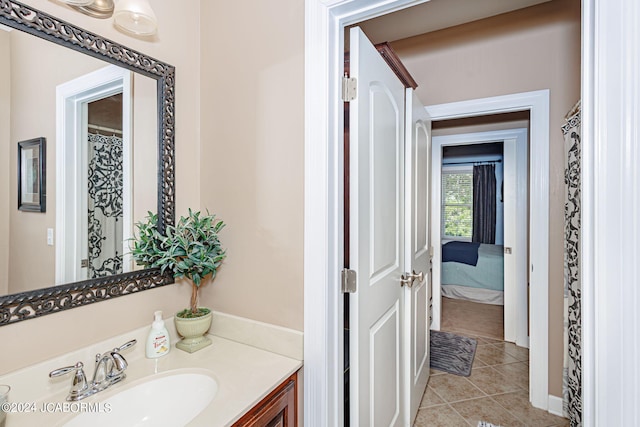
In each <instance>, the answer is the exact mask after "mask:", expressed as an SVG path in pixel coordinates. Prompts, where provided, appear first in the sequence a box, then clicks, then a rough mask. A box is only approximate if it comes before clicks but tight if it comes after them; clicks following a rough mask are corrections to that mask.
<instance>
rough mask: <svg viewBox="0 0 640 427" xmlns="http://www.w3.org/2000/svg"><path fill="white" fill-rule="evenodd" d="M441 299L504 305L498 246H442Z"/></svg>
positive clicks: (500, 256) (454, 242)
mask: <svg viewBox="0 0 640 427" xmlns="http://www.w3.org/2000/svg"><path fill="white" fill-rule="evenodd" d="M440 283H441V289H442V295H443V296H445V297H449V298H458V299H466V300H470V301H474V302H480V303H484V304H495V305H504V250H503V246H502V245H489V244H484V243H472V242H457V241H453V242H447V243H445V244H444V245H442V269H441V279H440Z"/></svg>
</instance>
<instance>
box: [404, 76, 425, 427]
mask: <svg viewBox="0 0 640 427" xmlns="http://www.w3.org/2000/svg"><path fill="white" fill-rule="evenodd" d="M405 99H406V133H407V135H406V139H407V145H406V161H405V165H406V166H407V168H406V169H407V170H406V177H407V180H406V186H405V193H406V194H405V197H406V206H407V207H408V209H407V212H406V215H405V222H406V224H407V225H408V226H407V227H406V233H405V248H406V249H405V253H406V254H407V256H406V264H405V265H406V267H405V271H406V272H407V273H411V274H413V275H414V277H415V276H416V275H417V276H418V277H419V278H416V279H414V280H413V282H412V286H405V289H404V293H405V294H404V301H405V302H404V307H406V309H405V322H404V323H405V325H407V327H405V341H404V350H405V351H404V354H405V357H404V369H405V379H406V383H405V389H406V395H407V398H406V399H405V405H406V406H407V408H406V409H405V413H406V414H408V420H407V422H406V423H405V425H413V421H414V420H415V417H416V415H417V413H418V407H419V406H420V400H421V399H422V395H423V393H424V390H425V389H426V387H427V381H428V380H429V326H428V322H429V299H430V296H431V272H430V270H431V268H430V264H431V260H430V247H431V241H430V232H429V223H430V222H429V198H430V194H429V193H430V192H429V176H430V171H429V167H430V164H431V159H430V157H431V119H430V118H429V115H428V114H427V111H426V110H425V108H424V106H423V105H422V103H421V102H420V100H419V99H418V97H417V96H416V95H415V93H414V92H413V90H412V89H411V88H409V89H407V90H406V95H405Z"/></svg>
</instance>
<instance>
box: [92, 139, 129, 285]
mask: <svg viewBox="0 0 640 427" xmlns="http://www.w3.org/2000/svg"><path fill="white" fill-rule="evenodd" d="M88 142H89V179H88V187H89V199H88V215H89V257H88V261H89V266H88V278H90V279H95V278H97V277H104V276H110V275H112V274H118V273H122V255H123V254H122V247H123V241H122V239H123V237H122V200H123V197H122V188H123V182H122V138H120V137H117V136H104V135H97V134H89V141H88Z"/></svg>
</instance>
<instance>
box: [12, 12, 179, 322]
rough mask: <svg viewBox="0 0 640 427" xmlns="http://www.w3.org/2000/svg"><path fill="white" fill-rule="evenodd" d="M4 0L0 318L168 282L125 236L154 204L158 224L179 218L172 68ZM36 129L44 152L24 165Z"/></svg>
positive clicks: (62, 307)
mask: <svg viewBox="0 0 640 427" xmlns="http://www.w3.org/2000/svg"><path fill="white" fill-rule="evenodd" d="M5 4H6V5H5ZM5 4H3V7H2V8H0V25H3V28H0V55H1V56H2V58H3V61H1V62H0V112H1V113H2V114H0V159H4V163H5V164H4V165H3V167H0V170H2V171H4V172H5V173H3V174H2V175H0V235H2V236H5V237H3V239H2V241H0V326H1V325H5V324H10V323H14V322H17V321H21V320H26V319H29V318H33V317H38V316H42V315H45V314H50V313H54V312H57V311H60V310H66V309H69V308H73V307H77V306H81V305H85V304H89V303H93V302H98V301H101V300H104V299H110V298H114V297H118V296H122V295H126V294H129V293H133V292H139V291H142V290H146V289H151V288H154V287H157V286H163V285H167V284H170V283H173V278H172V277H171V276H170V275H161V274H160V272H159V271H158V270H157V269H147V270H140V269H136V267H135V266H134V263H133V262H132V260H131V259H130V257H129V256H128V246H129V245H128V239H129V238H131V237H132V236H133V230H134V223H135V222H137V221H140V220H142V219H143V218H144V217H145V216H146V214H147V212H148V211H154V212H158V216H159V227H160V228H161V229H163V228H164V226H165V225H166V224H172V223H173V221H174V129H173V123H174V93H175V92H174V68H173V67H172V66H170V65H168V64H165V63H162V62H159V61H157V60H155V59H153V58H150V57H147V56H145V55H143V54H141V53H139V52H136V51H133V50H131V49H128V48H127V47H125V46H122V45H119V44H117V43H114V42H112V41H109V40H106V39H104V38H101V37H100V36H98V35H95V34H92V33H89V32H87V31H84V30H81V29H79V28H77V27H74V26H72V25H70V24H68V23H66V22H63V21H60V20H57V19H56V18H54V17H52V16H50V15H47V14H45V13H43V12H40V11H38V10H35V9H33V8H30V7H28V6H25V5H23V4H21V3H18V2H12V1H9V2H5ZM42 64H46V67H43V66H42ZM5 112H6V113H5ZM32 140H37V141H44V142H43V143H42V144H43V145H44V147H45V149H44V151H41V152H42V153H44V154H42V155H41V156H40V157H39V158H37V159H32V158H31V157H26V156H23V157H22V158H21V165H23V167H22V168H21V173H20V176H19V175H18V172H17V169H18V162H17V160H16V159H17V158H18V150H19V146H20V145H19V143H21V142H22V143H23V145H24V142H25V141H32ZM32 151H33V150H32ZM25 153H27V154H28V153H30V151H25ZM41 157H44V159H43V158H41ZM35 160H38V161H43V162H44V163H43V164H44V168H43V169H42V170H41V169H38V168H34V167H32V165H31V163H33V162H34V161H35ZM25 171H27V172H25ZM39 171H41V172H40V173H38V172H39ZM32 175H33V176H32ZM34 177H35V178H37V179H35V178H34ZM22 180H24V182H26V183H27V184H24V183H23V184H22V187H21V188H23V190H22V193H24V194H28V195H29V197H32V198H34V197H36V196H37V195H42V197H41V198H40V199H38V200H41V201H42V202H41V206H40V205H39V210H37V211H36V210H35V209H31V210H24V209H19V206H18V201H17V200H18V197H17V189H18V187H19V185H21V184H20V182H22ZM34 183H37V185H36V184H34ZM25 188H26V190H25Z"/></svg>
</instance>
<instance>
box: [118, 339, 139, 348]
mask: <svg viewBox="0 0 640 427" xmlns="http://www.w3.org/2000/svg"><path fill="white" fill-rule="evenodd" d="M137 342H138V340H131V341H127V342H126V343H124V344H122V345H121V346H120V347H118V348H114V349H113V351H122V350H126V349H128V348H129V347H133V346H134V345H136V343H137Z"/></svg>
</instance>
